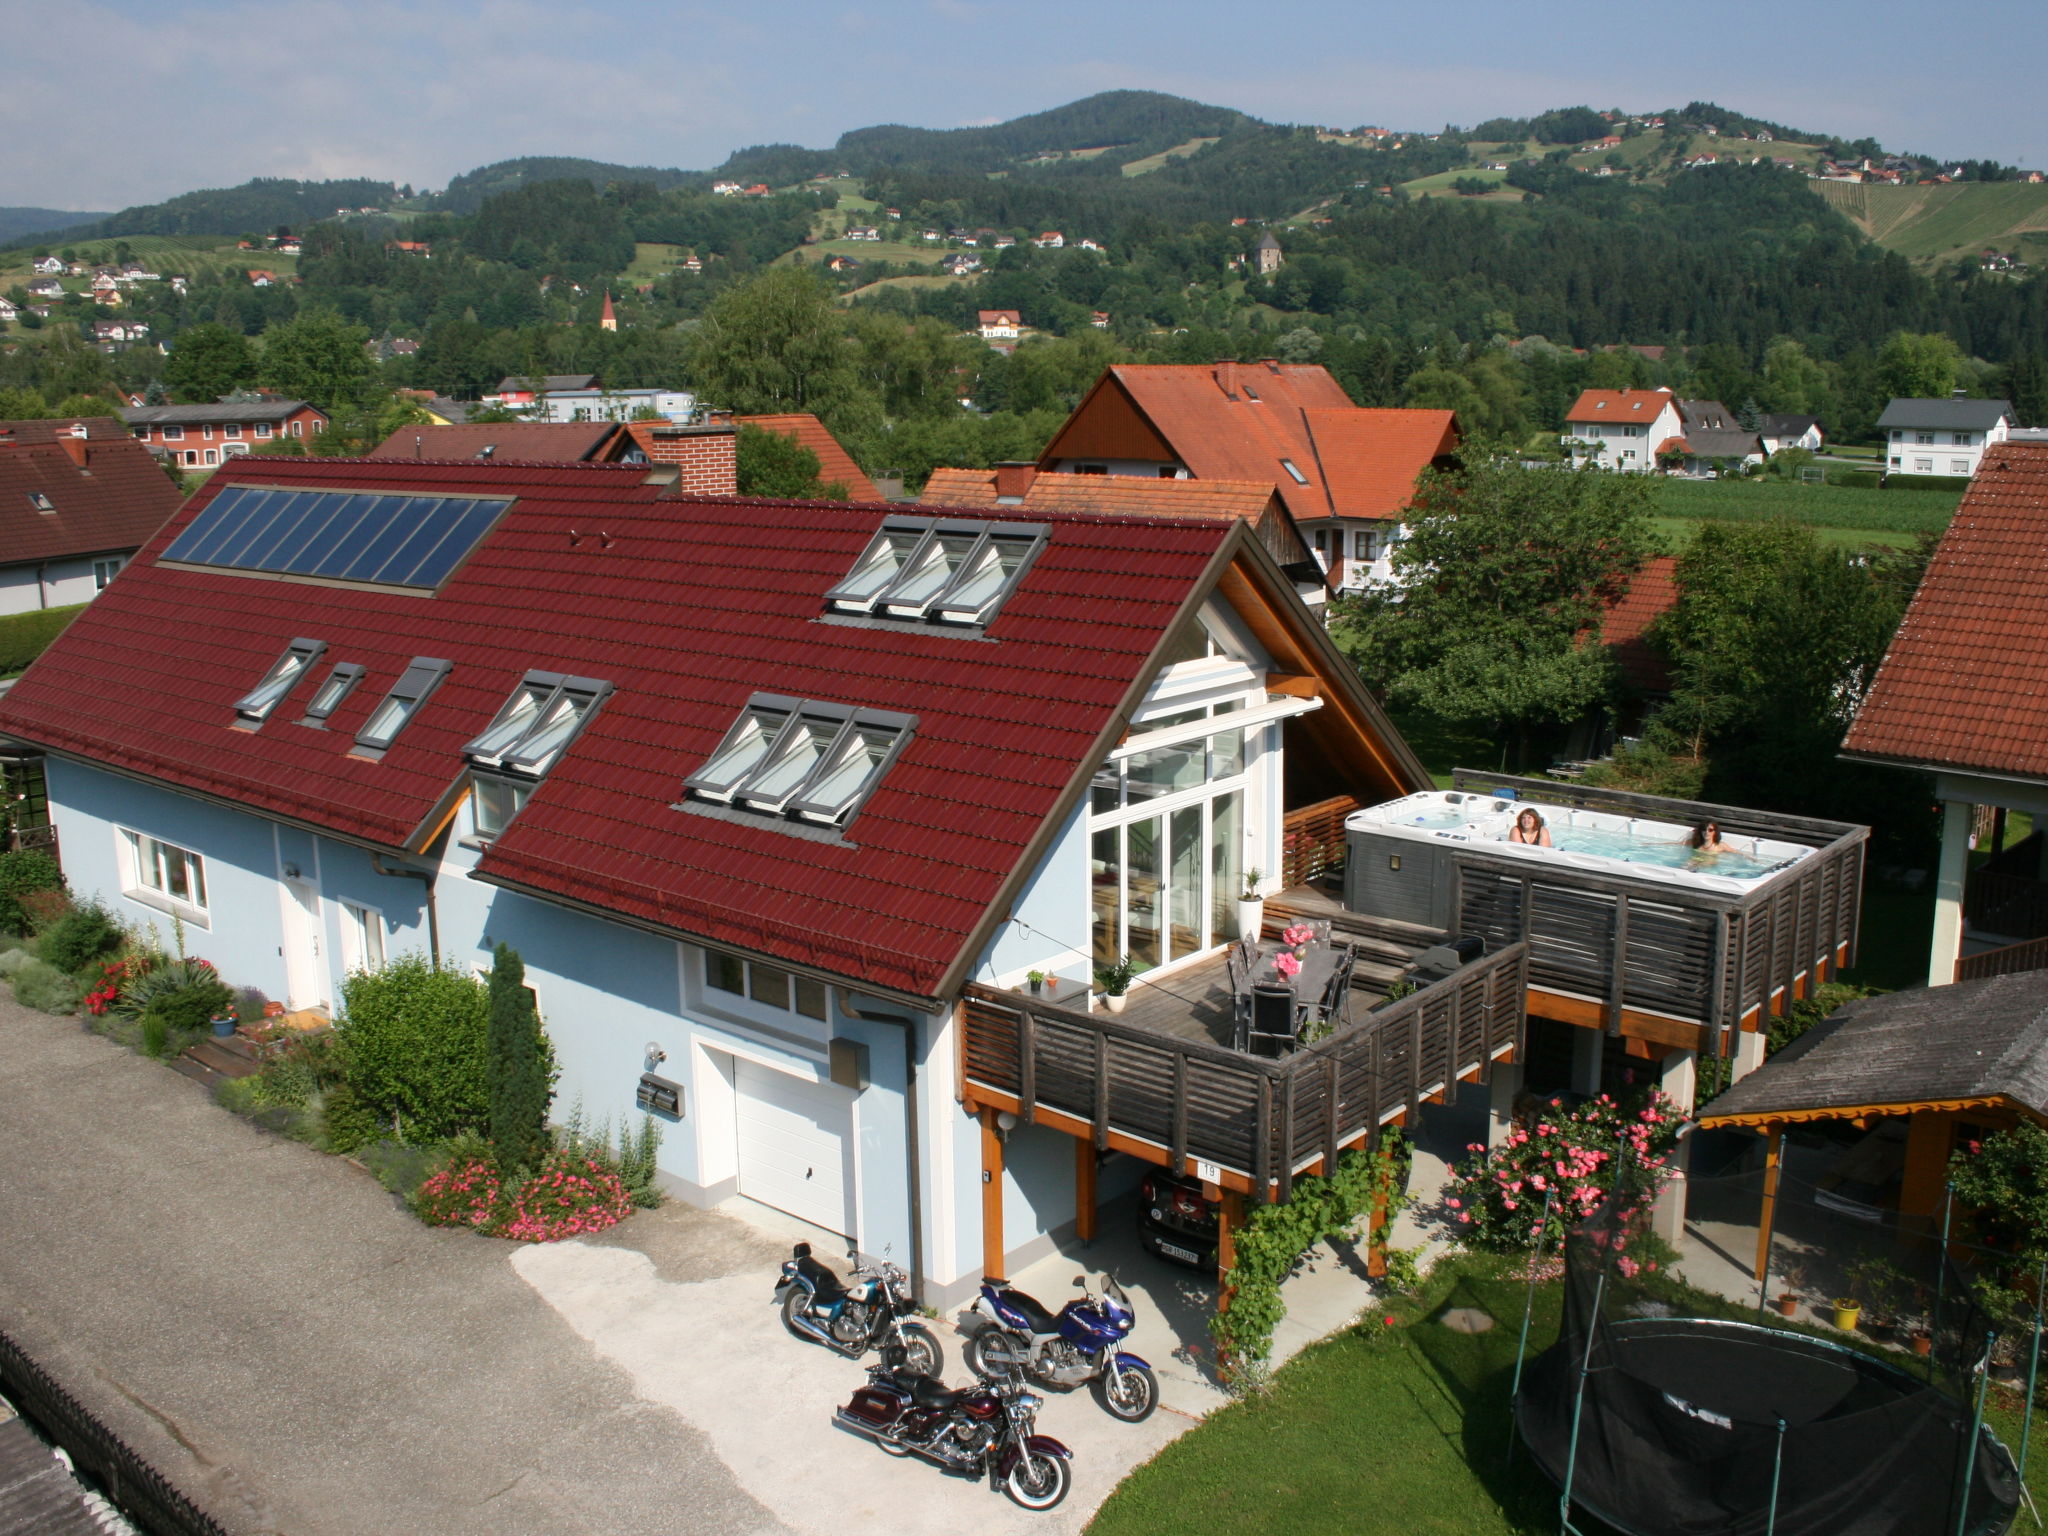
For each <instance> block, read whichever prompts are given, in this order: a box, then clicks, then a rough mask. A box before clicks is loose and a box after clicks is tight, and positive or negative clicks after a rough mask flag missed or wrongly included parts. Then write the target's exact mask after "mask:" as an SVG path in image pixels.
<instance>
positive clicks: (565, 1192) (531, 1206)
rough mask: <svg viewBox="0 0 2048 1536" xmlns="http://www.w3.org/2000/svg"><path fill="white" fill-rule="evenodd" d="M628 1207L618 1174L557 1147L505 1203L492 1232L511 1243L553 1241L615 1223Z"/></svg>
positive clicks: (630, 1202)
mask: <svg viewBox="0 0 2048 1536" xmlns="http://www.w3.org/2000/svg"><path fill="white" fill-rule="evenodd" d="M632 1210H633V1200H632V1197H631V1196H630V1195H628V1194H627V1193H626V1186H625V1183H624V1181H622V1180H621V1179H620V1178H619V1176H618V1174H616V1173H615V1172H613V1171H612V1170H611V1169H609V1168H607V1167H605V1166H604V1164H602V1163H600V1162H599V1161H598V1160H597V1159H596V1158H594V1157H585V1156H581V1155H579V1154H577V1153H574V1152H567V1151H559V1150H558V1151H554V1152H550V1153H549V1154H548V1155H547V1156H546V1158H544V1159H543V1160H542V1162H541V1165H540V1172H539V1173H537V1174H535V1175H534V1176H533V1177H532V1178H531V1179H529V1180H528V1181H527V1182H526V1184H525V1185H524V1186H523V1187H521V1188H520V1189H519V1190H518V1192H517V1193H515V1194H514V1195H513V1196H512V1197H511V1199H510V1200H509V1201H508V1202H507V1204H506V1209H505V1214H504V1217H503V1219H502V1220H500V1221H499V1222H498V1224H497V1226H496V1228H495V1229H494V1231H495V1235H496V1236H499V1237H509V1238H511V1239H512V1240H513V1241H514V1242H516V1243H558V1242H560V1241H561V1240H562V1239H563V1238H565V1237H577V1236H580V1235H581V1234H583V1233H585V1232H602V1231H603V1230H604V1229H605V1228H606V1227H614V1226H617V1225H618V1224H619V1223H620V1222H621V1221H623V1220H625V1219H626V1217H627V1216H629V1215H631V1214H632Z"/></svg>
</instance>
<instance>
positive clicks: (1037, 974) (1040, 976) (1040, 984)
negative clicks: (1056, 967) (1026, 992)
mask: <svg viewBox="0 0 2048 1536" xmlns="http://www.w3.org/2000/svg"><path fill="white" fill-rule="evenodd" d="M1024 979H1025V980H1026V981H1027V982H1029V983H1030V984H1031V993H1032V995H1033V996H1034V997H1035V996H1037V995H1038V994H1039V993H1041V992H1043V991H1044V990H1045V972H1043V971H1026V972H1025V973H1024Z"/></svg>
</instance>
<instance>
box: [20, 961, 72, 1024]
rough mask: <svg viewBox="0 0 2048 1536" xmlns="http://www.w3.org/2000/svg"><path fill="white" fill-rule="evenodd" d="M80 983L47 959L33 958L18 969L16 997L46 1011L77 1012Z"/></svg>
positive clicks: (26, 1003)
mask: <svg viewBox="0 0 2048 1536" xmlns="http://www.w3.org/2000/svg"><path fill="white" fill-rule="evenodd" d="M78 997H79V992H78V983H77V982H75V981H73V980H72V979H71V978H70V977H69V976H67V975H65V974H64V972H62V971H60V970H58V969H57V967H55V966H54V965H51V964H50V963H49V962H48V961H46V960H31V961H29V962H28V964H26V965H24V966H20V967H18V968H17V969H16V970H15V972H14V1000H15V1001H16V1002H17V1003H20V1004H21V1005H22V1007H24V1008H34V1009H37V1010H39V1011H41V1012H43V1013H76V1012H77V1011H78Z"/></svg>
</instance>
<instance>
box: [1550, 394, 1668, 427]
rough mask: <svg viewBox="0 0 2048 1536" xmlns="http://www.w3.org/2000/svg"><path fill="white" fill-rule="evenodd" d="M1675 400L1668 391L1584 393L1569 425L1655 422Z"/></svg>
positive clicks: (1570, 415) (1568, 413) (1567, 414)
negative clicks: (1576, 422)
mask: <svg viewBox="0 0 2048 1536" xmlns="http://www.w3.org/2000/svg"><path fill="white" fill-rule="evenodd" d="M1674 401H1675V397H1674V396H1673V395H1672V393H1671V391H1670V390H1668V389H1584V390H1581V391H1579V398H1578V399H1576V400H1574V401H1573V402H1572V408H1571V409H1570V410H1568V411H1566V412H1565V413H1564V419H1565V420H1566V421H1655V420H1656V419H1657V415H1658V413H1659V412H1660V411H1662V410H1663V409H1664V407H1665V406H1667V405H1671V404H1673V403H1674Z"/></svg>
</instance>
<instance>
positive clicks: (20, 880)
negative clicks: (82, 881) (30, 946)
mask: <svg viewBox="0 0 2048 1536" xmlns="http://www.w3.org/2000/svg"><path fill="white" fill-rule="evenodd" d="M63 888H64V871H63V870H61V869H59V868H58V867H57V861H56V860H55V859H53V858H51V857H50V856H49V855H48V854H47V853H45V852H43V850H42V849H40V848H17V849H15V850H14V851H13V852H11V853H0V932H7V933H26V932H28V927H29V923H28V913H26V912H25V911H23V910H22V906H21V902H20V900H19V899H18V898H20V897H22V896H25V895H27V894H28V893H29V892H31V891H55V890H62V889H63Z"/></svg>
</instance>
